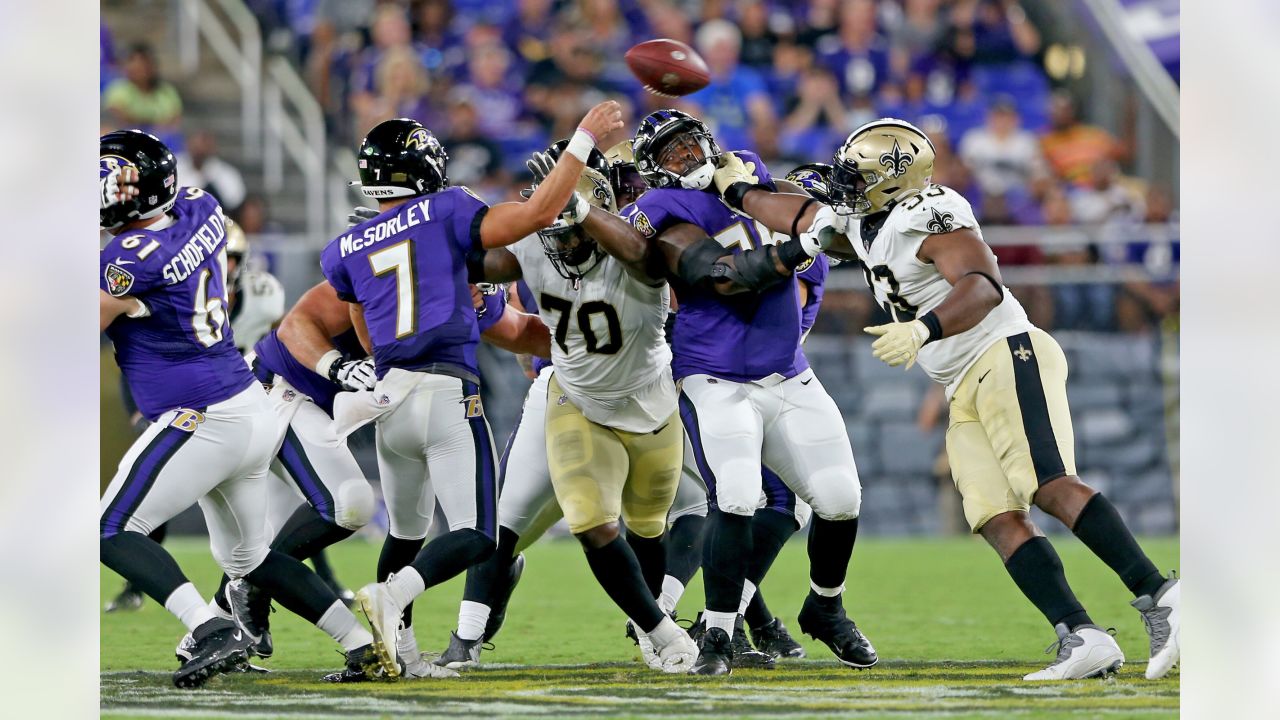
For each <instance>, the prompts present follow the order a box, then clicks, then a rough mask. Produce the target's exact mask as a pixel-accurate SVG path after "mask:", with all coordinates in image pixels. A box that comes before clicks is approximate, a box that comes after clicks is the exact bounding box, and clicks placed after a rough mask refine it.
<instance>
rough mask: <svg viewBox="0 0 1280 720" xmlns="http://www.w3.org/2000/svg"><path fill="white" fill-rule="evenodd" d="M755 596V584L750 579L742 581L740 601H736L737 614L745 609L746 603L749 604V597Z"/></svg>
mask: <svg viewBox="0 0 1280 720" xmlns="http://www.w3.org/2000/svg"><path fill="white" fill-rule="evenodd" d="M755 596H756V584H755V583H753V582H751V581H750V580H743V581H742V602H740V603H738V614H739V615H741V614H743V613H745V612H746V611H747V605H750V604H751V598H753V597H755Z"/></svg>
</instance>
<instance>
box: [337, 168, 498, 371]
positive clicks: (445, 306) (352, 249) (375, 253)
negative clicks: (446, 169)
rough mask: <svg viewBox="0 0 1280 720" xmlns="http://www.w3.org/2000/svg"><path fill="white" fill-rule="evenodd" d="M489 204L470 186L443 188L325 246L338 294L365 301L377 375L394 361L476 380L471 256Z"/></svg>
mask: <svg viewBox="0 0 1280 720" xmlns="http://www.w3.org/2000/svg"><path fill="white" fill-rule="evenodd" d="M487 211H488V206H487V205H485V204H484V202H483V201H481V200H480V199H479V198H477V197H476V196H475V195H472V194H471V191H469V190H466V189H465V188H462V187H451V188H446V189H444V190H442V191H440V192H438V193H431V194H428V195H421V196H418V197H413V198H410V199H409V200H408V201H407V202H405V203H403V204H401V205H398V206H396V207H394V208H392V209H390V210H388V211H386V212H384V213H382V214H380V215H378V216H377V217H374V218H372V219H370V220H367V221H365V222H363V223H361V224H360V225H357V226H355V227H354V228H351V229H350V230H348V231H347V232H346V233H345V234H343V235H341V236H340V237H338V238H336V239H335V240H333V241H332V242H330V243H329V244H328V245H327V246H326V247H325V249H324V251H323V252H322V253H321V254H320V266H321V269H322V270H323V271H324V276H325V278H327V279H328V281H329V284H330V285H332V286H333V288H334V290H336V291H337V293H338V297H340V298H342V299H343V300H346V301H348V302H358V303H360V304H361V305H363V306H364V318H365V322H366V323H367V324H368V326H369V337H370V339H371V340H372V342H373V361H374V365H375V366H376V367H377V375H378V377H379V378H381V377H383V376H385V375H386V374H387V371H388V370H390V369H391V368H393V367H394V368H402V369H405V370H419V371H428V372H437V373H443V374H447V375H457V376H458V377H461V378H463V379H465V380H468V381H471V382H478V379H477V378H478V375H479V370H478V369H477V366H476V342H477V341H478V340H479V337H480V333H479V330H478V328H477V324H476V312H475V307H474V306H473V305H472V304H471V288H470V286H468V285H467V263H466V260H467V255H468V253H470V252H471V250H472V249H473V248H477V247H479V245H480V222H481V220H483V218H484V214H485V212H487Z"/></svg>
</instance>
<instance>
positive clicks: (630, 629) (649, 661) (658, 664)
mask: <svg viewBox="0 0 1280 720" xmlns="http://www.w3.org/2000/svg"><path fill="white" fill-rule="evenodd" d="M627 635H629V636H631V637H633V638H634V639H635V641H636V646H637V647H639V648H640V657H641V658H643V659H644V664H645V665H648V666H649V669H650V670H661V669H662V658H659V657H658V651H657V650H654V649H653V639H652V638H650V637H649V636H648V635H647V634H646V633H644V632H642V631H641V630H640V628H639V626H637V625H636V624H635V623H634V622H631V620H630V619H628V620H627Z"/></svg>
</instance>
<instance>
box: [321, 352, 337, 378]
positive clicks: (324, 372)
mask: <svg viewBox="0 0 1280 720" xmlns="http://www.w3.org/2000/svg"><path fill="white" fill-rule="evenodd" d="M341 359H342V353H340V352H338V351H337V350H330V351H329V352H327V353H325V354H324V355H321V356H320V360H319V361H318V362H317V363H316V374H317V375H319V376H320V377H326V378H329V379H330V380H332V379H333V376H331V375H330V374H329V371H330V370H332V369H333V365H334V363H336V362H338V361H339V360H341Z"/></svg>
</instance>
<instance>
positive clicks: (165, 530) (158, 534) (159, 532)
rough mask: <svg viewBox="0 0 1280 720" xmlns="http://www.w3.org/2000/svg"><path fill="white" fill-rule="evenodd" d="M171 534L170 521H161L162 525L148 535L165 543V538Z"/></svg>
mask: <svg viewBox="0 0 1280 720" xmlns="http://www.w3.org/2000/svg"><path fill="white" fill-rule="evenodd" d="M168 536H169V523H160V527H158V528H156V529H155V530H152V531H151V532H150V533H149V534H148V535H147V537H149V538H151V539H152V540H155V541H156V542H158V543H161V544H163V543H164V539H165V538H166V537H168Z"/></svg>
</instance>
